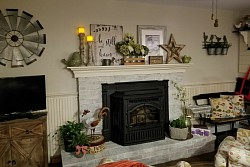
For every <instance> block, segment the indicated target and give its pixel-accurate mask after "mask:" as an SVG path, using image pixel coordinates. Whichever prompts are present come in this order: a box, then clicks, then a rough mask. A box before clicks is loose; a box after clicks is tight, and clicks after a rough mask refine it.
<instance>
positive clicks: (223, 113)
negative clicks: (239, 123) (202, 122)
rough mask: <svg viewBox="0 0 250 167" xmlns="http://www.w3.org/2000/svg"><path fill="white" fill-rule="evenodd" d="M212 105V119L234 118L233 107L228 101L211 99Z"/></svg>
mask: <svg viewBox="0 0 250 167" xmlns="http://www.w3.org/2000/svg"><path fill="white" fill-rule="evenodd" d="M209 100H210V104H211V108H212V116H211V117H212V118H233V117H235V115H234V113H233V108H232V105H231V104H230V103H229V101H228V100H227V99H224V98H210V99H209Z"/></svg>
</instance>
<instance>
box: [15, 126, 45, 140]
mask: <svg viewBox="0 0 250 167" xmlns="http://www.w3.org/2000/svg"><path fill="white" fill-rule="evenodd" d="M31 136H43V124H42V123H40V122H39V123H36V122H30V123H28V122H26V123H24V124H14V125H11V137H12V138H19V137H22V138H23V137H31Z"/></svg>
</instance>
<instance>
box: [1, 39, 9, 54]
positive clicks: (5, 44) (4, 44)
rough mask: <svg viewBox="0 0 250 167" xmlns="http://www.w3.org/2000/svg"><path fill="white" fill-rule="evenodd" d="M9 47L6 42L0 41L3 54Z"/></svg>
mask: <svg viewBox="0 0 250 167" xmlns="http://www.w3.org/2000/svg"><path fill="white" fill-rule="evenodd" d="M6 47H7V43H6V42H5V41H0V53H2V51H3V49H4V48H6Z"/></svg>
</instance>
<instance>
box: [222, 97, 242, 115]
mask: <svg viewBox="0 0 250 167" xmlns="http://www.w3.org/2000/svg"><path fill="white" fill-rule="evenodd" d="M220 97H222V98H224V99H226V100H228V101H229V103H230V105H231V106H232V107H233V112H234V115H235V116H241V115H245V114H246V112H245V108H244V95H220Z"/></svg>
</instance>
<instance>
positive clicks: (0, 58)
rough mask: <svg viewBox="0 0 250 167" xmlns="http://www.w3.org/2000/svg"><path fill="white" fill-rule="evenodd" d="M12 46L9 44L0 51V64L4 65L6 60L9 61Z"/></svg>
mask: <svg viewBox="0 0 250 167" xmlns="http://www.w3.org/2000/svg"><path fill="white" fill-rule="evenodd" d="M12 50H13V48H12V47H10V46H9V45H8V46H7V47H5V48H4V49H3V51H2V52H1V53H0V64H1V65H3V66H5V65H6V64H7V63H8V61H11V58H12Z"/></svg>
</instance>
